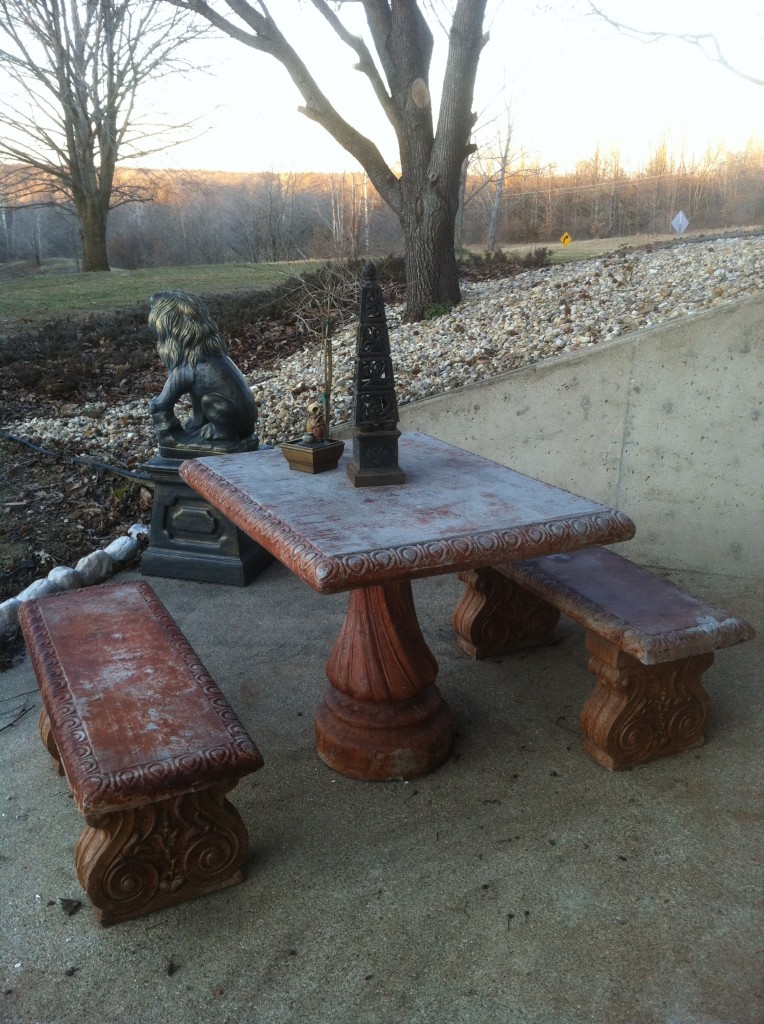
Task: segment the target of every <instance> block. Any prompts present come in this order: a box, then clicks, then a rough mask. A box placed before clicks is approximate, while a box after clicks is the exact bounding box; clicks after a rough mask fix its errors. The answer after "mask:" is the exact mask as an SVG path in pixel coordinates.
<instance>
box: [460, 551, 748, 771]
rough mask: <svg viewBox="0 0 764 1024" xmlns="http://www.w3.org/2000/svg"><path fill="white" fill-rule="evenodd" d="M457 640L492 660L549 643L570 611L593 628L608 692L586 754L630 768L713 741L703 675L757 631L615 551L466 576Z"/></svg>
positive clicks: (595, 666)
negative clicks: (719, 653)
mask: <svg viewBox="0 0 764 1024" xmlns="http://www.w3.org/2000/svg"><path fill="white" fill-rule="evenodd" d="M461 579H462V580H463V581H464V583H465V584H466V587H467V590H466V592H465V594H464V596H463V597H462V600H461V601H460V602H459V605H458V606H457V608H456V610H455V612H454V619H453V623H454V628H455V630H456V633H457V643H458V644H459V646H460V647H461V648H462V649H463V650H465V651H466V652H467V653H468V654H470V655H471V656H472V657H477V658H480V657H489V656H492V655H496V654H501V653H504V652H506V651H510V650H516V649H517V648H520V647H526V646H530V645H534V644H539V643H544V642H547V641H548V640H549V639H550V638H551V635H552V632H553V630H554V627H555V625H556V624H557V621H558V619H559V617H560V612H563V613H564V614H565V615H567V616H569V617H570V618H571V619H574V620H575V621H576V622H578V623H580V624H581V625H583V626H584V627H585V628H586V646H587V649H588V650H589V653H590V654H591V658H590V659H589V671H590V672H592V673H593V675H594V676H595V677H596V678H597V685H596V687H595V689H594V691H593V692H592V694H591V696H590V697H589V699H588V700H587V701H586V703H585V705H584V707H583V710H582V711H581V716H580V725H581V730H582V732H583V734H584V748H585V750H586V751H587V752H588V753H589V754H590V755H591V756H592V757H593V758H594V759H595V760H597V761H599V762H600V764H603V765H605V767H606V768H611V769H618V768H630V767H632V766H633V765H637V764H642V763H643V762H645V761H650V760H652V759H653V758H656V757H663V756H666V755H668V754H675V753H678V752H679V751H683V750H687V749H689V748H690V747H693V746H697V745H698V744H700V743H702V742H703V733H704V730H705V727H706V724H707V722H708V719H709V715H710V702H709V698H708V694H707V693H706V691H705V690H704V688H703V686H702V685H701V682H700V677H701V675H702V674H703V672H705V670H706V669H707V668H709V667H710V665H711V664H712V662H713V660H714V655H713V652H714V651H715V650H717V649H719V648H722V647H729V646H731V645H732V644H737V643H741V642H742V641H744V640H750V639H751V638H752V637H753V636H754V635H755V634H754V631H753V629H752V628H751V627H750V626H749V625H748V623H746V622H744V621H743V620H742V619H739V618H737V617H735V616H734V615H729V614H727V613H726V612H724V611H721V610H719V609H716V608H711V607H710V606H709V605H707V604H705V602H703V601H701V600H700V599H699V598H697V597H693V596H692V595H691V594H688V593H686V592H685V591H683V590H680V589H679V587H677V586H675V585H674V584H673V583H671V582H669V581H668V580H666V579H663V578H662V577H660V576H656V575H655V574H654V573H652V572H650V571H649V570H647V569H643V568H641V567H640V566H637V565H634V563H633V562H630V561H629V560H628V559H626V558H623V557H621V556H620V555H617V554H616V553H615V552H614V551H610V550H608V549H606V548H596V547H595V548H584V549H582V550H580V551H575V552H572V553H570V554H561V555H547V556H546V557H545V558H537V559H531V560H528V561H524V562H512V563H509V564H506V565H502V566H498V567H495V568H493V569H479V570H477V571H476V572H473V573H462V574H461Z"/></svg>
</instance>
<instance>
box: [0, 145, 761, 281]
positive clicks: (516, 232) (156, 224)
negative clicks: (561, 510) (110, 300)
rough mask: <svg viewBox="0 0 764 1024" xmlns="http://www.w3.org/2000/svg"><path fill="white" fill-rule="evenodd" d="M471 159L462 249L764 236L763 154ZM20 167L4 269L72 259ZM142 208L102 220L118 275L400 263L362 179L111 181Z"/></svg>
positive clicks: (71, 249)
mask: <svg viewBox="0 0 764 1024" xmlns="http://www.w3.org/2000/svg"><path fill="white" fill-rule="evenodd" d="M505 157H506V155H505V154H504V158H503V159H501V158H497V160H495V161H493V160H491V158H490V156H486V155H485V154H483V155H482V157H481V158H480V159H477V158H476V159H474V160H473V162H472V164H471V165H470V168H469V169H468V173H467V175H466V183H465V189H464V198H463V217H462V244H463V245H465V246H470V247H472V248H474V247H477V248H479V249H481V248H482V249H486V250H491V249H493V248H494V247H501V248H505V249H506V248H511V247H512V245H514V244H521V243H525V242H539V243H542V242H549V241H557V240H558V239H559V237H560V236H561V234H562V233H563V232H565V231H567V232H568V233H569V234H570V235H572V237H573V238H574V239H575V238H578V239H584V238H597V237H602V238H604V237H613V236H621V235H635V234H655V233H664V232H667V231H670V230H671V228H670V223H671V220H672V218H673V217H674V216H675V215H676V213H677V212H678V211H679V210H680V209H681V210H683V211H684V213H685V215H686V216H687V219H688V220H689V222H690V227H691V228H694V229H701V230H714V229H722V228H731V227H740V226H754V227H755V226H761V225H764V148H757V147H756V146H753V145H752V146H749V147H748V148H747V149H746V150H745V151H744V152H741V153H726V152H722V151H717V152H714V153H707V154H706V155H705V157H704V158H703V159H701V160H693V161H689V160H685V159H682V158H677V157H674V156H672V155H671V154H670V153H669V152H668V151H667V149H666V147H665V146H664V147H661V148H659V149H658V151H657V152H656V153H655V154H654V155H653V156H652V157H651V158H650V160H649V161H648V162H647V163H646V165H645V166H644V167H643V168H642V169H641V170H640V171H639V172H636V173H632V174H628V173H626V171H624V170H623V168H622V166H621V164H620V161H619V159H618V157H617V156H612V155H609V156H603V155H602V154H600V153H599V152H597V153H595V154H594V156H593V157H592V158H591V159H589V160H586V161H583V162H581V163H579V164H578V165H577V166H576V168H575V170H574V171H571V172H568V173H564V174H563V173H559V172H557V171H556V169H555V168H554V167H553V166H542V165H539V164H533V165H529V164H526V163H523V162H522V161H515V162H514V163H512V162H510V161H507V160H506V158H505ZM23 172H24V168H23V167H20V166H19V165H13V164H4V165H3V164H0V261H2V262H8V261H13V260H31V261H36V262H37V263H39V264H42V263H44V262H45V261H46V260H48V259H52V258H56V257H62V258H68V259H72V260H75V261H77V260H79V258H80V252H81V246H80V241H81V239H80V231H79V225H78V221H77V217H76V216H75V212H74V211H73V210H72V209H71V208H70V207H69V206H67V204H66V202H65V201H63V200H62V197H61V194H60V191H59V190H57V189H56V187H55V182H51V189H50V194H49V195H45V194H41V193H40V191H39V180H38V184H37V185H36V191H35V192H34V194H33V195H32V194H30V195H25V192H24V188H23ZM117 175H118V176H119V179H120V185H121V186H122V187H123V189H127V188H132V189H133V190H134V193H135V194H136V195H140V196H142V197H144V199H145V201H143V202H132V203H129V204H127V205H122V206H119V207H117V208H115V209H114V210H113V211H112V213H111V216H110V218H109V226H108V250H109V260H110V262H111V264H112V265H113V266H115V267H122V268H125V269H138V268H142V267H157V266H182V265H188V264H203V263H226V262H267V261H273V260H289V259H299V258H305V257H313V258H321V259H336V258H340V257H346V256H348V257H358V256H361V257H364V256H367V255H370V256H374V255H376V256H379V255H383V254H388V253H393V252H401V251H402V249H403V237H402V231H401V227H400V223H399V221H398V218H397V217H396V216H395V214H394V213H393V212H392V211H391V210H390V208H389V206H387V205H386V204H385V203H384V202H383V201H382V200H381V198H380V197H379V195H378V194H377V192H376V190H375V189H374V188H373V186H372V184H371V182H370V180H369V178H368V177H367V175H366V174H365V173H363V172H360V171H359V172H356V173H344V174H343V173H338V174H314V173H276V172H267V173H257V174H224V173H212V172H194V173H191V172H170V171H165V172H159V171H138V170H126V169H122V170H118V171H117Z"/></svg>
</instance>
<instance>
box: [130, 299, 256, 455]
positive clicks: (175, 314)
mask: <svg viewBox="0 0 764 1024" xmlns="http://www.w3.org/2000/svg"><path fill="white" fill-rule="evenodd" d="M149 328H150V330H151V333H152V334H153V335H154V338H155V339H156V346H157V352H158V354H159V358H160V359H161V360H162V362H163V363H164V366H165V368H166V370H167V373H168V377H167V381H166V382H165V385H164V387H163V388H162V393H161V394H160V395H157V396H156V397H155V398H152V399H151V401H150V402H149V411H150V413H151V416H152V419H153V420H154V424H155V426H156V430H157V438H158V440H159V446H160V449H159V450H160V453H161V454H164V452H163V449H167V448H171V449H178V448H193V449H198V448H202V449H209V450H210V451H226V452H230V451H252V450H254V449H256V448H257V437H256V436H255V435H254V429H255V424H256V422H257V404H256V402H255V400H254V398H253V397H252V392H251V391H250V389H249V386H248V384H247V382H246V380H245V379H244V376H243V374H242V373H241V371H240V370H239V369H238V367H237V366H236V365H235V364H234V363H233V362H232V361H231V360H230V359H229V357H228V356H227V355H226V347H225V342H224V341H223V339H222V338H221V336H220V334H219V333H218V329H217V325H216V323H215V321H214V320H213V319H212V317H211V316H210V313H209V310H208V309H207V307H206V306H205V304H204V302H202V300H201V299H200V298H199V296H198V295H193V294H191V292H185V291H167V292H157V293H156V295H152V296H151V298H150V299H149ZM186 394H187V395H189V396H190V398H191V413H192V414H191V416H190V417H189V418H188V419H187V420H186V422H185V423H184V424H183V426H181V424H180V421H179V420H178V418H177V417H176V415H175V404H176V402H177V401H178V400H179V399H180V397H181V396H182V395H186Z"/></svg>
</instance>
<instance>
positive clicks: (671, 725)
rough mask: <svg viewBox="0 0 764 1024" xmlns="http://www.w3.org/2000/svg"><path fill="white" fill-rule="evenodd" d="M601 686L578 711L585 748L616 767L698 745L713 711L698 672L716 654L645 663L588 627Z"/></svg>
mask: <svg viewBox="0 0 764 1024" xmlns="http://www.w3.org/2000/svg"><path fill="white" fill-rule="evenodd" d="M586 646H587V649H588V650H589V652H590V654H591V658H590V659H589V671H590V672H591V673H592V674H593V675H594V676H595V677H596V678H597V685H596V687H595V688H594V690H593V691H592V693H591V695H590V697H589V699H588V700H587V701H586V703H585V704H584V707H583V709H582V711H581V716H580V720H579V721H580V725H581V731H582V732H583V734H584V750H586V752H587V753H588V754H589V755H590V756H591V757H593V758H594V760H595V761H599V763H600V764H601V765H604V766H605V768H609V769H611V771H616V770H618V769H621V768H632V767H634V766H635V765H638V764H643V763H644V762H646V761H652V760H654V759H655V758H658V757H667V756H669V755H671V754H678V753H680V752H681V751H684V750H689V749H690V748H691V747H696V746H699V745H700V744H701V743H702V742H703V733H704V731H705V728H706V725H707V724H708V720H709V718H710V714H711V702H710V700H709V697H708V694H707V693H706V691H705V690H704V688H703V686H702V685H701V682H700V677H701V675H702V674H703V672H705V670H706V669H707V668H709V667H710V666H711V664H712V663H713V660H714V656H713V654H712V653H709V654H700V655H694V656H692V657H689V658H680V659H678V660H677V661H670V662H664V663H663V664H660V665H643V664H642V663H641V662H639V661H637V660H636V658H632V657H631V655H628V654H625V653H624V652H623V651H622V650H621V649H620V648H618V647H616V646H615V644H612V643H610V641H608V640H605V639H603V638H602V637H600V636H597V635H596V634H595V633H592V632H590V631H587V634H586Z"/></svg>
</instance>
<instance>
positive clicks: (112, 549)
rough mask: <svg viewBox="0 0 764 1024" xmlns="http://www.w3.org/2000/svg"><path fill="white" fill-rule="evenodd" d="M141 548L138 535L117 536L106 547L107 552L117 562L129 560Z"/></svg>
mask: <svg viewBox="0 0 764 1024" xmlns="http://www.w3.org/2000/svg"><path fill="white" fill-rule="evenodd" d="M140 550H141V545H140V542H139V541H138V539H137V537H117V539H116V540H113V541H112V542H111V544H109V545H108V546H107V547H105V548H104V551H105V553H106V554H107V555H108V556H109V558H111V559H112V560H113V561H115V562H129V561H130V559H131V558H135V556H136V555H137V554H138V552H139V551H140Z"/></svg>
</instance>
